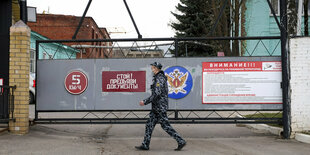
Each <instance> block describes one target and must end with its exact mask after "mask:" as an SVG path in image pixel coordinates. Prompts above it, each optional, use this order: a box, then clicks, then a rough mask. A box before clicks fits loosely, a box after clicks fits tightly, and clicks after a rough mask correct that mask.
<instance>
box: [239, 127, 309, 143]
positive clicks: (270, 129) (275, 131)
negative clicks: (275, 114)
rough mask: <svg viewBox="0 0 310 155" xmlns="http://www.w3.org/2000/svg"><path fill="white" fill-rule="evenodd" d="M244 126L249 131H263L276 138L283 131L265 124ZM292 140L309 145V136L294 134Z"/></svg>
mask: <svg viewBox="0 0 310 155" xmlns="http://www.w3.org/2000/svg"><path fill="white" fill-rule="evenodd" d="M244 126H245V127H247V128H249V129H256V130H264V131H267V132H269V133H271V134H274V135H277V136H281V133H282V131H283V129H282V128H278V127H273V126H269V125H267V124H245V125H244ZM294 138H295V140H297V141H299V142H303V143H308V144H310V135H307V134H302V133H295V137H294Z"/></svg>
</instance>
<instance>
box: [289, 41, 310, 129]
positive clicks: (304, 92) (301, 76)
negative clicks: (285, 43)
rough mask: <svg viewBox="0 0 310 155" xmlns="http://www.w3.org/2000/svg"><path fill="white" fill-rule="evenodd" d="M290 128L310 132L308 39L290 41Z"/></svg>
mask: <svg viewBox="0 0 310 155" xmlns="http://www.w3.org/2000/svg"><path fill="white" fill-rule="evenodd" d="M290 69H291V80H290V85H291V121H292V122H291V128H292V132H300V131H305V130H310V37H302V38H293V39H290Z"/></svg>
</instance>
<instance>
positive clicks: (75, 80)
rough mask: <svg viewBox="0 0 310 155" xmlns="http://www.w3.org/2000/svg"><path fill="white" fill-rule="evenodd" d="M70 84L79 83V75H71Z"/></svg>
mask: <svg viewBox="0 0 310 155" xmlns="http://www.w3.org/2000/svg"><path fill="white" fill-rule="evenodd" d="M72 84H80V75H72Z"/></svg>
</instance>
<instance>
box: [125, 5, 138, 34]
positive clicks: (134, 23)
mask: <svg viewBox="0 0 310 155" xmlns="http://www.w3.org/2000/svg"><path fill="white" fill-rule="evenodd" d="M123 1H124V4H125V6H126V9H127V11H128V14H129V16H130V18H131V21H132V23H133V25H134V27H135V29H136V31H137V33H138V38H139V39H142V35H141V34H140V32H139V29H138V27H137V25H136V22H135V20H134V19H133V16H132V14H131V12H130V9H129V7H128V5H127V2H126V0H123Z"/></svg>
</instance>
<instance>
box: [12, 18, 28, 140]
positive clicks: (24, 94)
mask: <svg viewBox="0 0 310 155" xmlns="http://www.w3.org/2000/svg"><path fill="white" fill-rule="evenodd" d="M30 32H31V30H30V28H29V27H28V26H27V25H26V24H24V23H23V22H22V21H21V20H20V21H18V22H17V23H16V24H14V25H13V26H11V28H10V65H9V66H10V74H9V77H10V86H14V85H16V90H15V91H14V95H15V97H14V115H13V116H14V120H10V122H9V131H10V132H12V133H15V134H26V133H28V130H29V72H30V50H29V48H30Z"/></svg>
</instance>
